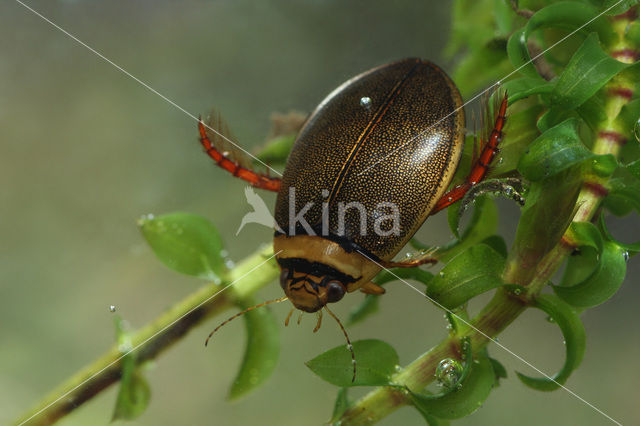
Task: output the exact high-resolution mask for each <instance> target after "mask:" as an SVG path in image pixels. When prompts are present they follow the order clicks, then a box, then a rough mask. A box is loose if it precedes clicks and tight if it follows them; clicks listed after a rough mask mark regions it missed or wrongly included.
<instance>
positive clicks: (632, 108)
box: [615, 23, 640, 140]
mask: <svg viewBox="0 0 640 426" xmlns="http://www.w3.org/2000/svg"><path fill="white" fill-rule="evenodd" d="M638 25H639V26H640V23H638ZM639 119H640V99H635V100H633V101H631V102H629V103H628V104H626V105H624V106H623V107H622V109H621V110H620V112H619V113H618V116H617V117H616V120H615V126H616V127H617V128H619V129H620V133H622V134H623V135H624V136H625V137H626V138H627V139H629V140H633V139H634V130H635V128H636V126H638V120H639Z"/></svg>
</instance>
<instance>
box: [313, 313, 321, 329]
mask: <svg viewBox="0 0 640 426" xmlns="http://www.w3.org/2000/svg"><path fill="white" fill-rule="evenodd" d="M316 314H317V315H318V322H317V323H316V327H315V328H314V329H313V332H314V333H315V332H316V331H318V330H320V326H322V311H318V312H317V313H316Z"/></svg>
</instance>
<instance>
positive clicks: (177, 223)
mask: <svg viewBox="0 0 640 426" xmlns="http://www.w3.org/2000/svg"><path fill="white" fill-rule="evenodd" d="M138 225H139V226H140V230H141V231H142V235H144V237H145V239H146V240H147V242H148V243H149V245H150V246H151V248H152V249H153V252H154V253H155V254H156V256H157V257H158V259H160V260H161V261H162V262H163V263H164V264H165V265H166V266H168V267H169V268H171V269H173V270H175V271H178V272H181V273H183V274H187V275H193V276H196V277H199V278H203V279H206V280H212V281H214V282H216V283H219V282H220V281H221V278H222V277H223V276H224V274H225V273H226V267H225V263H224V262H225V257H224V248H223V244H222V239H221V238H220V234H219V233H218V230H217V229H216V227H215V226H213V224H212V223H211V222H210V221H209V220H207V219H205V218H204V217H201V216H197V215H193V214H189V213H172V214H166V215H162V216H158V217H153V216H152V215H149V216H145V217H143V218H141V219H140V220H139V222H138Z"/></svg>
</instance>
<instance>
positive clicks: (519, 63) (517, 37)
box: [507, 28, 545, 84]
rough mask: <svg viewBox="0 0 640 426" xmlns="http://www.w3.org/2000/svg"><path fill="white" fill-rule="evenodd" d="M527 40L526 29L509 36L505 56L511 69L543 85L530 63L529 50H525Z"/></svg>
mask: <svg viewBox="0 0 640 426" xmlns="http://www.w3.org/2000/svg"><path fill="white" fill-rule="evenodd" d="M527 38H528V33H527V30H526V28H522V29H520V30H518V31H515V32H514V33H513V34H511V37H509V41H508V42H507V56H508V57H509V60H510V61H511V64H512V65H513V67H514V68H515V69H517V70H518V71H519V72H520V73H522V74H523V75H524V76H525V77H528V78H532V79H537V80H540V83H541V84H543V83H544V81H545V80H544V79H543V78H541V77H540V76H539V75H538V71H536V67H535V65H533V61H531V56H530V55H529V49H528V48H527Z"/></svg>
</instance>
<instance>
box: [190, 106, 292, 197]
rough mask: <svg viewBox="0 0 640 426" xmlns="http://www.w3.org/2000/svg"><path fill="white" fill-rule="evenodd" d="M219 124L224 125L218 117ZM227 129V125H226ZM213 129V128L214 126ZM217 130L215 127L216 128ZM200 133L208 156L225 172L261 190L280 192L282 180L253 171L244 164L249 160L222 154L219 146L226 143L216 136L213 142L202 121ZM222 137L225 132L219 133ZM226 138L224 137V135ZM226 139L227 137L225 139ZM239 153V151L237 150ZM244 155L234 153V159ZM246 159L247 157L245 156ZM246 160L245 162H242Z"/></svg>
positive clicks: (199, 127) (199, 128) (199, 123)
mask: <svg viewBox="0 0 640 426" xmlns="http://www.w3.org/2000/svg"><path fill="white" fill-rule="evenodd" d="M217 123H222V124H224V123H223V122H222V121H221V118H219V117H218V121H217ZM224 126H225V127H226V125H224ZM212 127H213V126H212ZM216 127H217V126H216ZM214 128H215V127H214ZM198 131H199V133H200V143H201V144H202V146H203V147H204V149H205V151H206V152H207V155H209V157H211V159H212V160H213V161H215V162H216V164H217V165H218V166H219V167H221V168H223V169H224V170H226V171H228V172H229V173H231V174H232V175H233V176H236V177H239V178H240V179H242V180H244V181H246V182H248V183H249V184H250V185H251V186H254V187H256V188H260V189H266V190H268V191H273V192H278V191H279V190H280V183H281V179H280V178H277V177H271V176H269V175H268V174H263V173H258V172H256V171H254V170H252V169H251V168H250V167H249V166H248V165H243V164H242V163H248V161H247V159H246V158H244V159H236V158H231V157H230V156H229V154H228V153H226V152H221V151H220V150H219V149H218V146H221V144H222V143H224V141H222V138H221V137H219V135H216V137H215V138H214V141H212V140H211V138H210V137H209V135H208V134H207V129H206V127H205V124H204V123H203V122H202V120H200V121H199V122H198ZM218 133H220V134H221V135H223V134H224V132H218ZM223 136H224V135H223ZM224 138H226V136H225V137H224ZM236 151H237V150H236ZM241 155H242V153H238V152H234V157H237V156H241ZM245 157H246V156H245ZM242 160H245V161H242Z"/></svg>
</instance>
